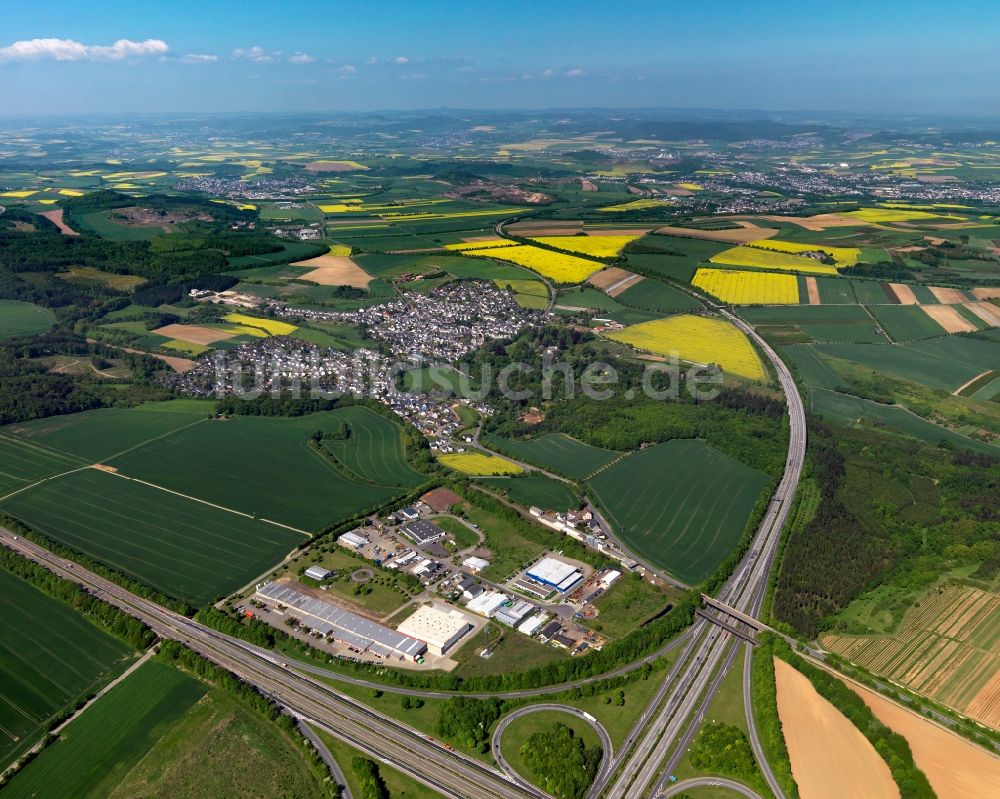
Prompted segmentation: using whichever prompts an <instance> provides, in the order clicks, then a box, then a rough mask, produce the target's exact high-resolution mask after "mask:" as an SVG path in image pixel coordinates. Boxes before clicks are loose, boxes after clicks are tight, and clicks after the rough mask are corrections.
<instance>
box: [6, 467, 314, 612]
mask: <svg viewBox="0 0 1000 799" xmlns="http://www.w3.org/2000/svg"><path fill="white" fill-rule="evenodd" d="M0 510H2V511H4V512H5V513H9V514H10V515H12V516H15V517H17V518H18V519H20V520H21V521H23V522H24V523H25V524H27V525H28V526H30V527H32V528H33V529H35V530H37V531H38V532H39V533H41V534H43V535H45V536H47V537H49V538H51V539H53V540H55V541H58V542H59V543H61V544H63V545H65V546H68V547H71V548H73V549H76V550H79V551H80V552H83V553H84V554H86V555H88V556H90V557H92V558H95V559H96V560H100V561H101V562H103V563H106V564H107V565H108V566H110V567H111V568H113V569H117V570H119V571H121V572H124V573H125V574H129V575H131V576H133V577H135V578H136V579H138V580H140V581H142V582H144V583H146V584H147V585H150V586H152V587H153V588H156V589H158V590H160V591H162V592H164V593H165V594H169V595H170V596H173V597H176V598H178V599H182V600H185V601H187V602H190V603H191V604H204V603H206V602H208V601H209V600H212V599H214V598H216V597H218V596H222V595H225V594H228V593H229V592H231V591H234V590H235V589H237V588H239V587H241V586H242V585H244V584H245V583H247V582H248V581H250V580H252V579H253V578H254V577H256V576H257V575H258V574H260V573H261V572H263V571H264V570H265V569H266V568H267V567H268V566H269V565H271V564H272V563H274V562H276V561H278V560H280V559H281V558H282V557H283V556H284V555H286V554H288V553H289V552H290V551H291V550H292V549H293V548H295V547H296V546H297V545H299V544H301V543H303V542H304V541H305V540H306V539H305V537H304V536H302V535H301V534H299V533H296V532H293V531H292V530H287V529H285V528H283V527H278V526H276V525H273V524H267V523H265V522H262V521H258V520H256V519H253V518H248V517H246V516H240V515H238V514H235V513H230V512H228V511H225V510H221V509H219V508H216V507H212V506H211V505H206V504H204V503H202V502H197V501H195V500H193V499H188V498H185V497H182V496H178V495H176V494H172V493H169V492H167V491H161V490H159V489H157V488H153V487H151V486H149V485H145V484H143V483H141V482H139V481H137V480H129V479H125V478H123V477H119V476H117V475H113V474H108V473H106V472H103V471H99V470H97V469H84V470H83V471H79V472H75V473H73V474H70V475H67V476H65V477H59V478H57V479H54V480H49V481H47V482H45V483H42V484H41V485H39V486H37V487H35V488H32V489H31V490H30V491H25V492H22V493H20V494H17V495H15V496H13V497H11V498H9V499H6V500H4V501H3V502H2V503H0Z"/></svg>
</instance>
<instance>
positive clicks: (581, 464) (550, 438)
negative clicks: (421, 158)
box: [483, 433, 620, 480]
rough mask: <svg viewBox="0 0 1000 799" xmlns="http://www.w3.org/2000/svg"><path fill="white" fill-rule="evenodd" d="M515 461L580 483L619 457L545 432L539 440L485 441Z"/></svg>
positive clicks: (558, 434)
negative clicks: (530, 464)
mask: <svg viewBox="0 0 1000 799" xmlns="http://www.w3.org/2000/svg"><path fill="white" fill-rule="evenodd" d="M483 441H484V443H488V444H490V445H495V446H496V448H497V449H499V450H501V451H503V452H506V453H507V454H509V455H510V456H512V457H514V458H517V459H518V460H521V461H525V462H526V463H532V464H534V465H536V466H541V467H542V468H543V469H550V470H551V471H553V472H557V473H559V474H562V475H565V476H566V477H569V478H570V479H572V480H579V479H580V478H583V477H586V476H587V475H588V474H592V473H593V472H595V471H597V470H598V469H600V468H601V467H602V466H604V465H605V464H606V463H609V462H610V461H613V460H614V459H615V458H617V457H619V454H620V453H618V452H614V451H612V450H610V449H601V448H600V447H592V446H591V445H590V444H584V443H583V442H582V441H577V440H576V439H575V438H570V437H569V436H567V435H564V434H563V433H547V434H546V435H543V436H539V437H538V438H530V439H517V438H503V439H500V438H489V439H487V438H484V439H483Z"/></svg>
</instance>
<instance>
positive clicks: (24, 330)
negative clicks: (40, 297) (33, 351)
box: [0, 300, 56, 341]
mask: <svg viewBox="0 0 1000 799" xmlns="http://www.w3.org/2000/svg"><path fill="white" fill-rule="evenodd" d="M55 323H56V315H55V314H54V313H52V311H50V310H49V309H48V308H42V307H41V306H40V305H33V304H32V303H30V302H20V301H19V300H0V341H3V340H4V339H8V338H13V337H14V336H33V335H35V334H36V333H44V332H45V331H46V330H48V329H49V328H50V327H52V325H54V324H55Z"/></svg>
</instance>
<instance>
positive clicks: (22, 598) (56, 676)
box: [0, 569, 132, 766]
mask: <svg viewBox="0 0 1000 799" xmlns="http://www.w3.org/2000/svg"><path fill="white" fill-rule="evenodd" d="M0 613H2V614H3V618H4V633H3V637H2V639H0V675H2V678H3V679H2V680H0V763H2V764H3V765H4V766H5V765H6V764H7V763H9V762H10V761H12V760H14V759H15V758H16V757H17V756H18V755H20V754H21V753H22V752H24V751H25V750H26V749H28V748H29V747H30V746H32V745H33V744H34V743H35V741H36V740H37V739H38V738H39V737H40V736H41V734H42V732H43V730H44V728H45V726H46V724H47V722H48V721H49V720H50V719H51V718H53V717H54V716H57V715H59V714H60V713H61V712H62V711H63V710H64V709H66V708H67V707H68V706H70V705H72V704H73V703H74V702H76V700H77V699H79V698H80V697H82V696H85V695H87V694H89V693H91V692H92V691H94V690H96V689H98V688H99V687H100V686H101V685H102V684H104V683H107V682H109V681H110V680H111V679H113V678H114V677H115V675H116V674H118V673H119V672H121V671H122V670H123V669H124V668H125V666H126V664H127V662H128V661H129V660H131V657H132V652H131V650H130V648H129V647H128V646H127V645H126V644H124V643H122V642H121V641H119V640H118V639H117V638H113V637H112V636H110V635H108V634H107V633H105V632H103V631H102V630H100V629H99V628H98V627H96V626H95V625H93V624H91V623H90V622H89V621H87V620H86V619H85V618H84V617H83V616H81V615H80V614H79V613H77V612H75V611H74V610H72V609H71V608H70V607H69V606H67V605H65V604H63V603H62V602H60V601H58V600H56V599H52V598H51V597H49V596H47V595H46V594H44V593H42V592H41V591H39V590H38V589H37V588H35V587H34V586H32V585H31V584H29V583H27V582H25V581H24V580H22V579H21V578H20V577H16V576H14V575H13V574H11V573H10V572H7V571H5V570H3V569H0Z"/></svg>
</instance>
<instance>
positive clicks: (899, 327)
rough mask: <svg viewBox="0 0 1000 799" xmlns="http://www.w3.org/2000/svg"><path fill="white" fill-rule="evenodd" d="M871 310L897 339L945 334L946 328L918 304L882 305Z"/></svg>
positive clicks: (887, 331)
mask: <svg viewBox="0 0 1000 799" xmlns="http://www.w3.org/2000/svg"><path fill="white" fill-rule="evenodd" d="M871 311H872V315H874V317H875V318H876V319H877V320H878V322H879V324H880V325H882V327H883V328H884V329H885V332H886V333H888V334H889V335H890V336H891V337H892V338H893V339H895V340H896V341H915V340H916V339H922V338H933V337H935V336H943V335H945V329H944V328H943V327H941V325H939V324H938V323H937V322H935V321H934V320H933V319H931V318H930V317H929V316H928V315H927V314H926V313H924V312H923V310H921V308H920V307H919V306H917V305H880V306H878V307H874V308H872V309H871Z"/></svg>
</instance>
